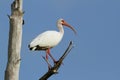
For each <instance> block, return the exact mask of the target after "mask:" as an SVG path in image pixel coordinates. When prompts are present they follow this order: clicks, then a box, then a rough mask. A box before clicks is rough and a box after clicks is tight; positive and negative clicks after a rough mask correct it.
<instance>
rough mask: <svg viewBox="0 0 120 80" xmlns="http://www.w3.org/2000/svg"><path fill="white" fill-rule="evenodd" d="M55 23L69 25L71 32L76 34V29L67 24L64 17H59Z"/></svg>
mask: <svg viewBox="0 0 120 80" xmlns="http://www.w3.org/2000/svg"><path fill="white" fill-rule="evenodd" d="M57 24H59V25H62V26H66V27H69V28H70V29H71V30H73V32H74V33H75V34H76V30H75V29H74V28H73V27H72V26H71V25H69V24H68V23H67V22H66V21H65V20H64V19H59V20H58V21H57Z"/></svg>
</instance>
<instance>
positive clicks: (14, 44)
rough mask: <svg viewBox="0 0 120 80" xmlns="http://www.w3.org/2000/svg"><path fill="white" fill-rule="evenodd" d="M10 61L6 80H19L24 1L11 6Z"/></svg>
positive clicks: (19, 0)
mask: <svg viewBox="0 0 120 80" xmlns="http://www.w3.org/2000/svg"><path fill="white" fill-rule="evenodd" d="M8 17H9V19H10V31H9V44H8V61H7V66H6V70H5V77H4V80H19V68H20V60H21V59H20V51H21V42H22V23H23V11H22V0H15V1H14V2H13V3H12V4H11V15H10V16H8Z"/></svg>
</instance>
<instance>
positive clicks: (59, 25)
mask: <svg viewBox="0 0 120 80" xmlns="http://www.w3.org/2000/svg"><path fill="white" fill-rule="evenodd" d="M57 27H58V29H59V32H60V33H62V34H64V29H63V26H62V25H61V24H58V25H57Z"/></svg>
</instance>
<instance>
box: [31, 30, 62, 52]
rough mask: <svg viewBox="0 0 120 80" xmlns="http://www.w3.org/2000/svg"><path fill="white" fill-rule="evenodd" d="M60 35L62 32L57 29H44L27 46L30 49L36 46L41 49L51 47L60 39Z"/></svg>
mask: <svg viewBox="0 0 120 80" xmlns="http://www.w3.org/2000/svg"><path fill="white" fill-rule="evenodd" d="M62 37H63V34H62V33H60V32H58V31H45V32H43V33H42V34H40V35H38V36H37V37H36V38H35V39H33V41H32V42H31V43H30V46H29V47H30V48H32V50H35V49H37V47H41V50H45V49H48V48H52V47H54V46H56V45H57V44H58V43H59V42H60V41H61V39H62ZM38 50H39V49H38Z"/></svg>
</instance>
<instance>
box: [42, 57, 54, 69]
mask: <svg viewBox="0 0 120 80" xmlns="http://www.w3.org/2000/svg"><path fill="white" fill-rule="evenodd" d="M42 57H43V59H44V60H45V61H46V62H47V65H48V69H49V70H50V69H51V67H52V66H51V65H50V63H49V62H48V60H47V59H46V58H45V57H44V56H42Z"/></svg>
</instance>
